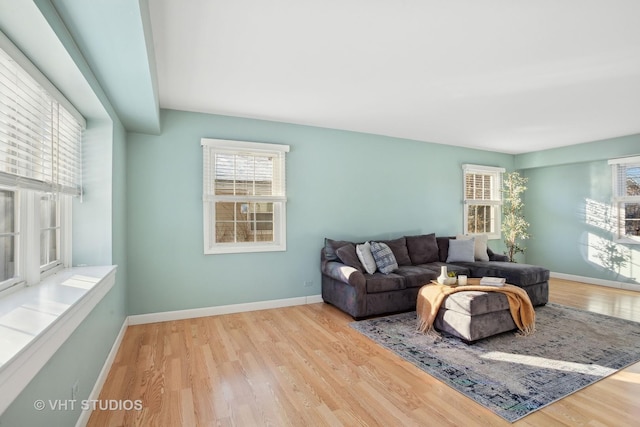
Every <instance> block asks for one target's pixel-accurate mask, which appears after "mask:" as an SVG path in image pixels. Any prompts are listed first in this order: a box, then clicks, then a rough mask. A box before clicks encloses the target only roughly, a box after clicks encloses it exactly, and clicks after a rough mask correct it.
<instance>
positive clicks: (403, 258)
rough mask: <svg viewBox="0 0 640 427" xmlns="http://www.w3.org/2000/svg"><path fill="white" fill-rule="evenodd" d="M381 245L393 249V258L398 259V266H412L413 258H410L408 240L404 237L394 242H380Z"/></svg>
mask: <svg viewBox="0 0 640 427" xmlns="http://www.w3.org/2000/svg"><path fill="white" fill-rule="evenodd" d="M380 243H384V244H385V245H387V246H389V248H391V252H393V256H394V257H395V258H396V262H397V263H398V265H411V258H410V257H409V250H408V249H407V240H406V239H405V238H404V237H400V238H399V239H393V240H380Z"/></svg>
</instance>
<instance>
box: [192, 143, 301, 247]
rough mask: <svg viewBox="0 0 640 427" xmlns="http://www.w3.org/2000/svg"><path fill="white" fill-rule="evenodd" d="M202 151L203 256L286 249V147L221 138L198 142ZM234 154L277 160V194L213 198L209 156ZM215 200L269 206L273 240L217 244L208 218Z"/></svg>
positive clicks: (275, 172)
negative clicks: (269, 204) (271, 213)
mask: <svg viewBox="0 0 640 427" xmlns="http://www.w3.org/2000/svg"><path fill="white" fill-rule="evenodd" d="M201 146H202V150H203V191H202V194H203V199H202V200H203V229H204V253H205V254H207V255H209V254H230V253H248V252H273V251H286V250H287V237H286V234H287V233H286V224H287V220H286V217H287V209H286V203H287V195H286V178H285V176H286V174H285V169H286V166H285V163H286V162H285V157H286V153H288V152H289V146H288V145H283V144H268V143H261V142H247V141H231V140H224V139H211V138H203V139H202V140H201ZM217 152H222V153H236V154H243V153H244V154H247V155H251V154H256V153H261V154H262V153H265V154H272V155H273V156H274V157H275V158H276V159H278V161H277V162H276V164H275V165H274V166H275V168H274V169H275V170H274V180H277V181H278V182H280V186H279V191H277V193H278V194H274V195H272V196H244V195H243V196H230V195H224V196H222V195H216V194H215V191H214V186H213V182H214V179H215V178H214V177H213V175H212V173H213V165H212V160H211V159H212V157H213V156H215V153H217ZM275 175H277V176H275ZM219 201H229V202H232V201H235V202H242V201H249V202H269V203H273V216H274V217H273V241H272V242H225V243H217V242H216V236H215V225H214V227H213V230H212V227H211V224H212V223H214V224H215V221H212V220H211V219H212V218H215V215H216V212H215V205H216V202H219Z"/></svg>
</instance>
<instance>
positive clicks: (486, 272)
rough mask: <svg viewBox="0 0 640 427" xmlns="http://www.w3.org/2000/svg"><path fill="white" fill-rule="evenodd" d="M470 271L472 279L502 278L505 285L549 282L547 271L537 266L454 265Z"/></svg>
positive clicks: (479, 262) (511, 264)
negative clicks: (504, 280) (505, 282)
mask: <svg viewBox="0 0 640 427" xmlns="http://www.w3.org/2000/svg"><path fill="white" fill-rule="evenodd" d="M456 264H458V265H461V266H464V267H467V268H469V270H471V274H472V276H473V277H484V276H491V277H504V278H505V279H506V281H507V283H511V284H512V285H516V286H528V285H533V284H535V283H541V282H546V281H548V280H549V270H548V269H546V268H544V267H540V266H537V265H530V264H519V263H515V262H504V261H486V262H483V261H476V262H473V263H466V262H460V263H456Z"/></svg>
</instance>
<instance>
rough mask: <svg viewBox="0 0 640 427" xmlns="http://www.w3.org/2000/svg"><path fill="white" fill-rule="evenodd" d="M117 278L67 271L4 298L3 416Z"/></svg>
mask: <svg viewBox="0 0 640 427" xmlns="http://www.w3.org/2000/svg"><path fill="white" fill-rule="evenodd" d="M115 273H116V266H100V267H74V268H67V269H64V270H60V271H59V272H57V273H56V274H53V275H51V276H49V277H46V278H45V279H43V280H42V281H41V282H40V283H39V284H38V285H34V286H28V287H25V288H22V289H19V290H15V291H12V292H8V293H7V295H3V296H0V342H1V343H2V345H1V346H0V414H1V413H2V412H4V410H5V409H6V408H7V407H8V406H9V405H10V404H11V402H13V400H14V399H15V398H16V397H17V396H18V394H20V392H21V391H22V390H23V389H24V388H25V387H26V386H27V384H29V382H30V381H31V380H32V379H33V377H35V376H36V374H37V373H38V372H39V371H40V369H41V368H42V367H43V366H44V365H45V364H46V363H47V361H48V360H49V359H50V358H51V357H52V356H53V355H54V354H55V353H56V351H58V349H59V348H60V347H61V346H62V344H64V342H65V341H66V340H67V338H69V336H71V334H72V333H73V332H74V331H75V330H76V328H77V327H78V325H80V323H81V322H82V321H83V320H84V319H85V318H86V317H87V315H88V314H89V313H90V312H91V311H92V310H93V308H94V307H95V306H96V305H97V304H98V303H99V302H100V300H102V298H103V297H104V296H105V295H106V294H107V292H109V290H110V289H111V288H112V287H113V285H114V284H115Z"/></svg>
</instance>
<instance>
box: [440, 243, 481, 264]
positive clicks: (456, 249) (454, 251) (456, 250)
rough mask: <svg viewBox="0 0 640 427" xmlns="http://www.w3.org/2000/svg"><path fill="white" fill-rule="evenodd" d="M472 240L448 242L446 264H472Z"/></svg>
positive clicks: (473, 259) (473, 244)
mask: <svg viewBox="0 0 640 427" xmlns="http://www.w3.org/2000/svg"><path fill="white" fill-rule="evenodd" d="M474 248H475V242H474V239H473V238H471V239H468V240H459V239H455V240H453V239H452V240H450V241H449V255H448V256H447V262H448V263H449V262H473V261H475V257H474V250H475V249H474Z"/></svg>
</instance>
